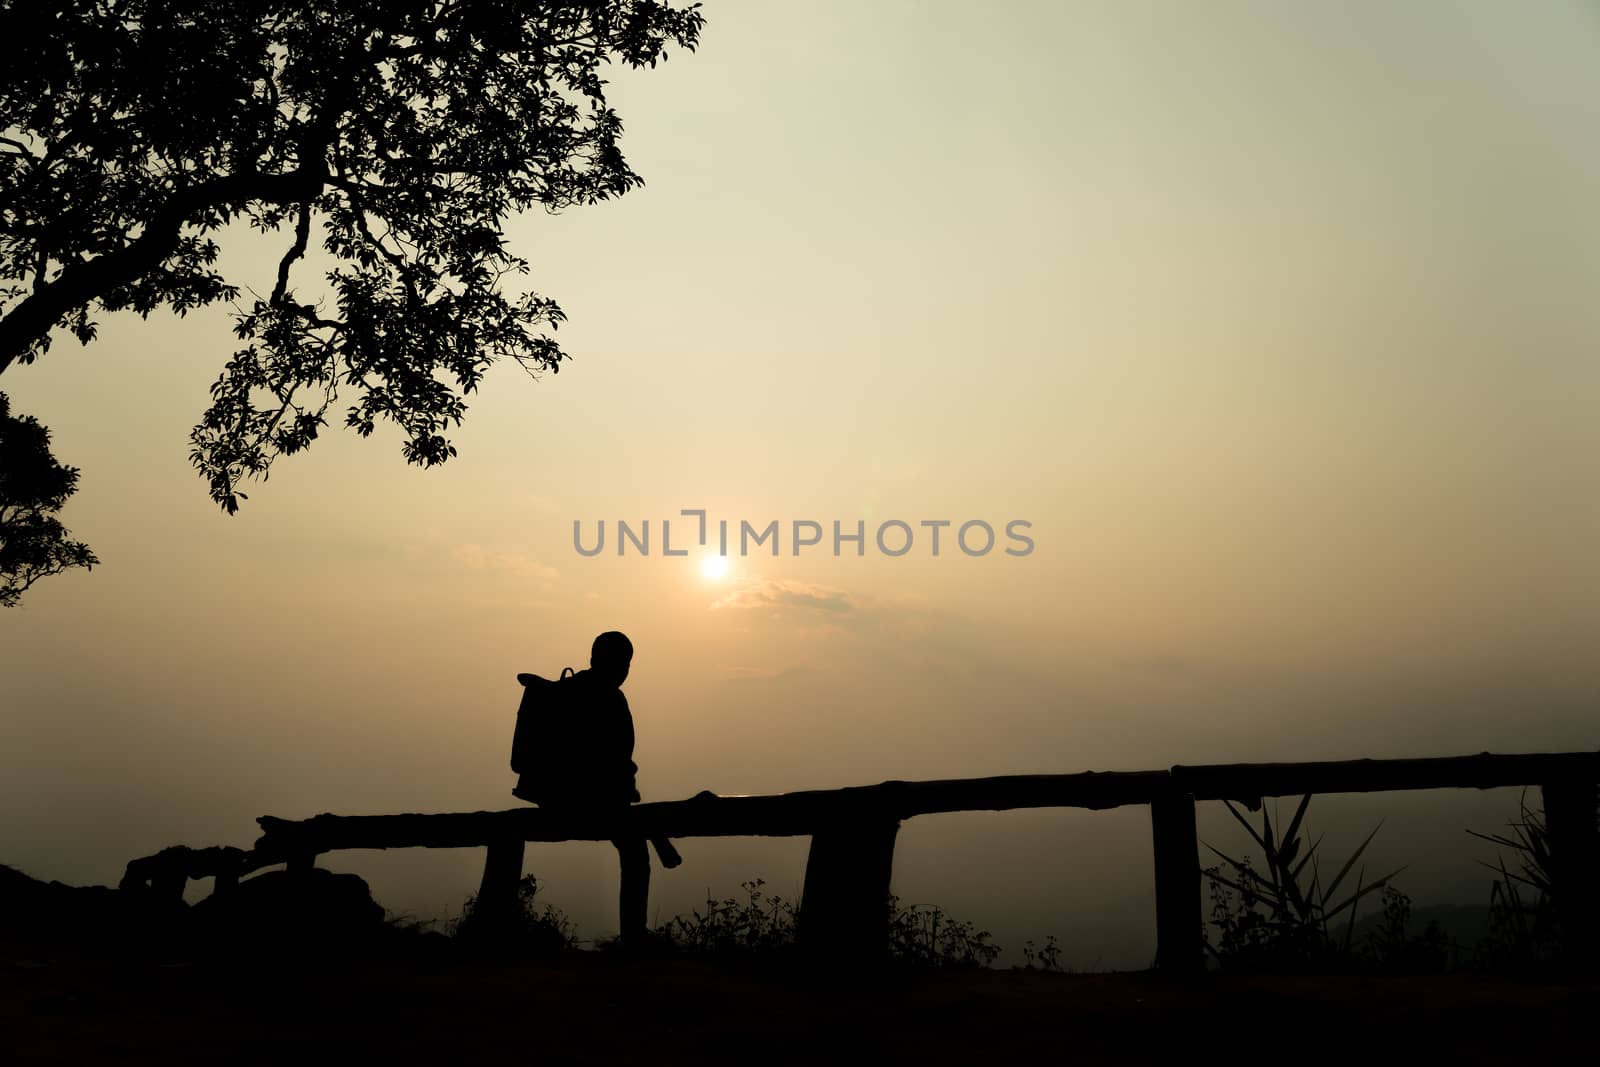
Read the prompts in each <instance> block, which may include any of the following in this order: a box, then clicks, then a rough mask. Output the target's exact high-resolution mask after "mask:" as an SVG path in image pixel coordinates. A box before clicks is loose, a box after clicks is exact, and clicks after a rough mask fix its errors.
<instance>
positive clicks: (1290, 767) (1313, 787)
mask: <svg viewBox="0 0 1600 1067" xmlns="http://www.w3.org/2000/svg"><path fill="white" fill-rule="evenodd" d="M1172 777H1173V780H1174V781H1173V784H1174V785H1175V786H1176V787H1177V788H1179V789H1181V790H1183V791H1185V792H1188V793H1192V794H1193V795H1194V798H1195V799H1196V800H1243V801H1246V802H1251V801H1259V800H1260V798H1261V797H1282V796H1301V795H1304V794H1306V793H1380V792H1395V791H1401V790H1409V789H1495V788H1499V787H1502V786H1517V785H1536V784H1538V783H1539V782H1545V781H1552V780H1566V779H1569V778H1579V779H1582V778H1587V779H1588V780H1589V781H1596V780H1600V752H1556V753H1530V754H1526V755H1494V754H1491V753H1488V752H1485V753H1481V754H1479V755H1476V756H1444V757H1435V758H1430V759H1394V760H1373V759H1361V760H1339V761H1330V762H1319V763H1236V764H1213V765H1206V766H1181V765H1180V766H1176V767H1173V768H1172ZM1252 806H1255V805H1254V804H1252Z"/></svg>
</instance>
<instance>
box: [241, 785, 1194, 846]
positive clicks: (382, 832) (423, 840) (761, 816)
mask: <svg viewBox="0 0 1600 1067" xmlns="http://www.w3.org/2000/svg"><path fill="white" fill-rule="evenodd" d="M1168 777H1169V776H1168V774H1167V772H1166V771H1138V772H1131V773H1130V772H1088V773H1084V774H1061V775H1011V776H1005V777H1000V778H972V779H958V780H954V781H933V782H884V783H881V784H879V785H871V786H855V787H850V788H845V789H824V790H811V791H806V792H796V793H781V794H774V795H766V796H717V795H715V794H711V793H702V794H699V795H697V796H694V797H691V798H689V799H687V800H674V801H664V802H656V803H651V804H637V805H634V806H633V807H631V808H629V809H628V810H627V811H626V812H624V813H623V814H622V815H621V816H620V817H617V816H608V817H603V818H602V817H591V816H585V815H583V814H575V813H572V812H565V811H562V812H554V811H548V810H543V809H539V808H516V809H512V810H510V811H477V812H452V813H445V814H438V815H427V814H404V815H331V814H324V815H316V816H313V817H311V818H309V819H303V820H288V819H278V818H274V817H272V816H262V817H261V818H260V819H258V820H256V821H257V822H258V823H259V824H260V826H261V829H262V831H263V833H262V836H261V838H260V839H259V840H257V842H256V850H257V851H258V852H263V853H274V852H275V853H278V854H284V855H286V854H287V853H288V852H290V851H292V850H293V849H295V848H306V847H311V848H315V849H316V850H317V851H319V852H331V851H335V850H338V849H346V848H380V849H381V848H472V847H481V846H485V845H487V844H489V843H490V842H491V841H495V840H499V839H501V838H504V837H512V836H520V837H521V839H522V840H524V841H609V840H611V839H613V838H616V837H620V836H625V835H627V836H643V837H647V838H655V837H662V838H672V837H806V836H811V835H813V834H815V833H816V832H817V830H818V829H819V828H820V827H823V826H829V825H834V824H837V823H838V822H840V821H841V820H848V819H851V818H853V817H854V816H855V814H856V813H857V812H858V811H860V810H861V809H863V808H870V809H871V810H875V811H883V812H885V813H887V814H889V815H891V816H893V817H896V818H900V819H904V818H909V817H911V816H913V815H924V814H931V813H935V812H949V811H1005V810H1010V809H1015V808H1033V807H1084V808H1111V807H1117V806H1119V805H1123V804H1144V803H1148V802H1149V801H1150V799H1151V798H1152V797H1154V796H1156V795H1157V794H1158V793H1160V792H1162V791H1163V790H1165V789H1166V788H1167V781H1168Z"/></svg>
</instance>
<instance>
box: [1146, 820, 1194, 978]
mask: <svg viewBox="0 0 1600 1067" xmlns="http://www.w3.org/2000/svg"><path fill="white" fill-rule="evenodd" d="M1150 834H1151V839H1152V841H1153V843H1154V849H1155V880H1156V968H1157V969H1158V970H1161V971H1165V972H1168V973H1172V974H1193V973H1197V972H1199V971H1202V970H1204V969H1205V943H1204V932H1203V931H1204V927H1203V926H1202V923H1203V921H1204V919H1203V916H1202V914H1201V892H1200V846H1199V839H1198V837H1197V835H1196V831H1195V810H1194V797H1192V796H1190V795H1189V794H1187V793H1173V794H1171V795H1169V796H1166V797H1162V798H1160V799H1158V800H1156V801H1155V802H1154V803H1152V804H1151V805H1150Z"/></svg>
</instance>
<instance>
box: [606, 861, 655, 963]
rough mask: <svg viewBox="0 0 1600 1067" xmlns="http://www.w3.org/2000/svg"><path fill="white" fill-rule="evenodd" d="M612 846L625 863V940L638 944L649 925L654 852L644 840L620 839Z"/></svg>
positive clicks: (623, 905)
mask: <svg viewBox="0 0 1600 1067" xmlns="http://www.w3.org/2000/svg"><path fill="white" fill-rule="evenodd" d="M611 843H612V844H613V845H615V846H616V847H617V856H618V858H619V859H620V860H621V861H622V892H621V916H620V917H621V920H622V939H623V940H624V941H637V940H638V939H639V938H640V936H642V935H643V934H644V933H645V931H646V929H647V927H648V925H649V923H648V921H647V915H648V912H649V907H650V850H649V848H648V846H647V845H646V844H645V839H644V838H642V837H625V838H616V839H615V840H613V841H612V842H611Z"/></svg>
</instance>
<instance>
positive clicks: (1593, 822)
mask: <svg viewBox="0 0 1600 1067" xmlns="http://www.w3.org/2000/svg"><path fill="white" fill-rule="evenodd" d="M1539 792H1540V793H1541V794H1542V795H1543V797H1544V829H1545V837H1546V840H1547V842H1548V844H1549V846H1550V872H1549V873H1550V897H1551V903H1552V904H1554V905H1555V908H1556V918H1557V920H1558V921H1559V922H1560V924H1561V934H1562V941H1563V947H1564V948H1565V950H1566V952H1567V955H1568V957H1569V958H1570V959H1572V960H1574V961H1579V962H1582V963H1584V964H1585V966H1591V965H1592V963H1593V960H1594V958H1595V955H1596V953H1597V952H1600V914H1597V913H1596V911H1597V909H1600V790H1597V788H1596V785H1595V783H1594V781H1592V780H1589V781H1586V780H1584V779H1581V778H1568V779H1563V780H1560V781H1554V782H1547V783H1545V784H1544V785H1542V786H1540V787H1539Z"/></svg>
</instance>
